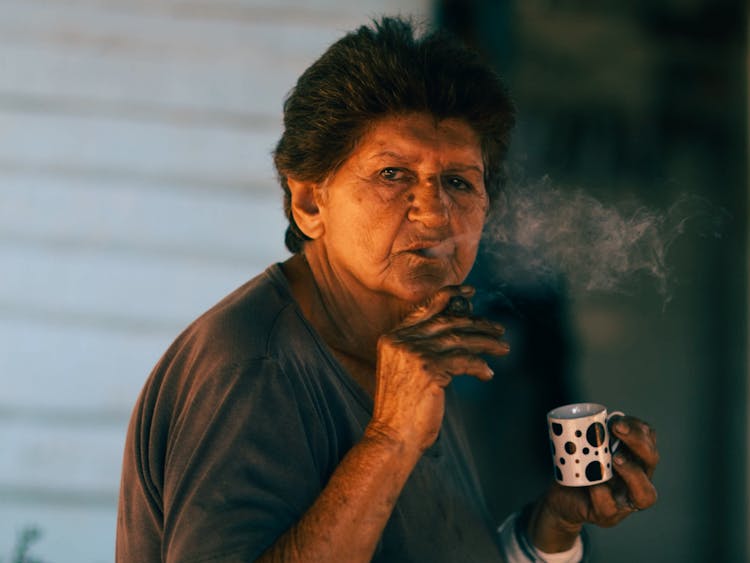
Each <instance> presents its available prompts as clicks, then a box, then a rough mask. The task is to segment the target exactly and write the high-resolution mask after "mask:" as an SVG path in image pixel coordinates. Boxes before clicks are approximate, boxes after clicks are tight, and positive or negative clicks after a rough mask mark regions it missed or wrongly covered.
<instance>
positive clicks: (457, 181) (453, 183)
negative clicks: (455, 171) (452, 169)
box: [444, 176, 474, 192]
mask: <svg viewBox="0 0 750 563" xmlns="http://www.w3.org/2000/svg"><path fill="white" fill-rule="evenodd" d="M444 182H445V184H446V185H447V186H449V187H451V188H453V189H454V190H459V191H462V192H470V191H473V190H474V186H472V185H471V184H470V183H469V182H467V181H466V180H464V179H463V178H461V177H460V176H448V177H447V178H445V180H444Z"/></svg>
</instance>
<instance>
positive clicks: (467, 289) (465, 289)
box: [458, 285, 474, 295]
mask: <svg viewBox="0 0 750 563" xmlns="http://www.w3.org/2000/svg"><path fill="white" fill-rule="evenodd" d="M458 291H459V293H461V295H471V294H472V293H474V288H473V287H472V286H470V285H462V286H461V287H459V288H458Z"/></svg>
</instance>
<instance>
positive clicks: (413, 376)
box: [366, 285, 510, 456]
mask: <svg viewBox="0 0 750 563" xmlns="http://www.w3.org/2000/svg"><path fill="white" fill-rule="evenodd" d="M473 294H474V289H473V288H472V287H470V286H466V285H461V286H448V287H445V288H443V289H441V290H440V291H438V292H437V293H436V294H435V295H434V296H433V297H432V298H431V299H430V300H429V301H428V302H426V303H425V304H423V305H421V306H419V307H418V308H417V309H416V310H415V311H414V312H412V313H411V314H410V315H408V316H407V317H406V319H404V321H403V322H402V323H401V324H400V325H399V326H398V327H397V328H396V329H394V330H393V331H391V332H390V333H388V334H385V335H383V336H381V337H380V339H379V340H378V355H377V366H376V373H375V378H376V382H375V405H374V409H373V417H372V420H371V422H370V424H369V425H368V428H367V430H366V434H368V433H369V434H370V435H373V434H379V435H380V436H381V437H386V438H388V439H391V440H395V441H398V442H399V443H400V444H402V445H404V446H405V447H406V451H408V452H413V453H414V454H415V455H417V456H419V455H421V454H422V453H423V452H424V451H425V450H426V449H427V448H429V447H430V446H431V445H432V444H433V443H434V441H435V440H436V439H437V436H438V432H439V431H440V426H441V424H442V421H443V414H444V411H445V387H446V386H447V385H448V384H449V383H450V382H451V380H452V379H453V377H455V376H457V375H463V374H466V375H471V376H474V377H477V378H479V379H481V380H484V381H486V380H489V379H491V378H492V375H493V372H492V370H491V369H490V367H489V366H488V365H487V362H486V361H485V360H484V359H483V358H482V357H481V355H482V354H492V355H497V356H500V355H504V354H507V353H508V351H509V350H510V348H509V346H508V344H507V342H505V341H503V340H502V339H501V338H502V336H503V333H504V330H503V327H502V326H500V325H499V324H497V323H493V322H490V321H488V320H485V319H478V318H474V317H471V316H457V315H454V314H450V313H447V312H446V311H445V309H446V307H447V306H448V304H449V302H450V299H451V298H452V297H454V296H461V297H464V298H466V299H468V298H470V297H471V296H472V295H473Z"/></svg>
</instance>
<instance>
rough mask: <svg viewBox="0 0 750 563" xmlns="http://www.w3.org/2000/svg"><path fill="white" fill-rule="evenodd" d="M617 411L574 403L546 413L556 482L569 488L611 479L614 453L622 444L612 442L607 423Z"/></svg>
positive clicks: (616, 441)
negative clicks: (610, 411) (608, 411)
mask: <svg viewBox="0 0 750 563" xmlns="http://www.w3.org/2000/svg"><path fill="white" fill-rule="evenodd" d="M623 414H624V413H622V412H620V411H615V412H612V413H610V414H607V408H606V407H605V406H603V405H599V404H596V403H575V404H572V405H564V406H562V407H557V408H555V409H552V410H551V411H549V412H548V413H547V426H548V428H549V438H550V448H551V449H552V462H553V465H554V471H555V479H556V480H557V482H558V483H560V484H561V485H566V486H568V487H587V486H589V485H596V484H597V483H603V482H605V481H609V480H610V479H611V478H612V453H613V452H614V451H615V450H617V447H618V446H619V445H620V441H619V440H616V439H615V440H612V441H610V433H609V427H608V423H609V420H610V418H612V417H613V416H615V415H619V416H622V415H623Z"/></svg>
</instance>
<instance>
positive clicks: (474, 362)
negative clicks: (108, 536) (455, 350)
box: [428, 354, 495, 386]
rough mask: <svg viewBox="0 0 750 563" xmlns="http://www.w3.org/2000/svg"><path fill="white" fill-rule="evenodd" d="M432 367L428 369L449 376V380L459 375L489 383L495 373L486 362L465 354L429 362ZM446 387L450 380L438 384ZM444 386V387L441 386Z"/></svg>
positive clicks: (447, 356) (446, 356)
mask: <svg viewBox="0 0 750 563" xmlns="http://www.w3.org/2000/svg"><path fill="white" fill-rule="evenodd" d="M431 363H432V364H433V365H432V366H430V367H429V368H428V369H430V371H434V372H438V373H441V374H445V375H448V376H450V378H453V377H456V376H459V375H470V376H473V377H476V378H477V379H480V380H482V381H489V380H490V379H492V376H493V375H495V372H493V371H492V369H491V368H490V366H489V365H487V362H485V361H484V360H483V359H482V358H478V357H476V356H467V355H465V354H455V355H445V356H443V357H441V358H439V359H434V360H432V362H431ZM444 382H445V384H446V385H447V384H448V383H450V380H448V381H445V380H443V379H441V380H440V381H439V383H440V384H441V385H442V383H444ZM443 386H444V385H443Z"/></svg>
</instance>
